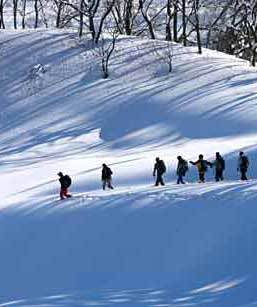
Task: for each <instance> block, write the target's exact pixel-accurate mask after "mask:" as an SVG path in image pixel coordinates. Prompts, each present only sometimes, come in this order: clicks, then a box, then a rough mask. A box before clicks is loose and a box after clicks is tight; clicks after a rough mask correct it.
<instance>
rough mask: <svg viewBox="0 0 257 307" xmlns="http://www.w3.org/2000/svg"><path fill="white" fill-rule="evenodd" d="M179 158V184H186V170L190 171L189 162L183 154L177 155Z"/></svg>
mask: <svg viewBox="0 0 257 307" xmlns="http://www.w3.org/2000/svg"><path fill="white" fill-rule="evenodd" d="M177 159H178V166H177V175H178V179H177V184H180V183H182V184H185V182H184V180H183V177H184V176H185V175H186V172H187V171H188V163H187V161H186V160H184V159H183V158H182V157H181V156H178V157H177Z"/></svg>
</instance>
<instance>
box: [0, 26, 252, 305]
mask: <svg viewBox="0 0 257 307" xmlns="http://www.w3.org/2000/svg"><path fill="white" fill-rule="evenodd" d="M165 44H166V43H165V42H158V43H156V42H154V41H150V40H142V39H138V38H125V37H122V38H119V40H118V43H117V49H116V53H115V55H114V57H113V58H112V60H111V67H110V78H109V79H108V80H103V79H101V72H100V70H99V63H98V62H99V59H97V58H96V56H95V53H94V52H93V51H92V50H91V49H90V47H89V44H87V43H81V42H80V43H79V42H78V41H77V40H76V35H75V34H73V33H68V32H64V31H59V32H57V31H45V30H39V31H22V32H15V31H3V32H1V35H0V46H1V47H0V55H1V58H0V72H1V73H0V93H1V94H0V95H1V96H0V104H1V113H0V115H1V121H0V173H1V194H2V198H1V199H2V200H1V209H2V210H1V216H0V219H1V223H0V246H1V261H0V272H1V275H0V276H1V277H0V278H1V287H0V306H10V305H13V306H19V307H21V306H92V305H95V306H102V305H108V306H156V307H166V306H175V307H180V306H190V305H192V306H193V305H195V306H201V307H202V306H203V307H205V306H215V307H227V306H228V307H236V306H241V307H243V306H244V307H253V306H255V305H257V286H256V284H257V278H256V274H257V268H256V265H255V260H256V256H257V250H256V246H255V245H256V244H255V243H256V236H257V209H256V208H255V206H256V198H257V197H256V190H257V181H256V180H255V179H254V178H257V162H256V154H257V152H256V149H257V147H256V146H257V134H256V129H257V120H256V119H257V118H256V117H257V115H256V114H257V113H256V111H257V103H256V96H257V93H256V80H257V77H256V70H254V69H252V68H249V67H248V63H247V62H244V61H242V60H238V59H235V58H233V57H230V56H227V55H224V54H221V53H217V52H213V51H207V50H205V52H204V54H203V55H202V56H199V55H198V54H197V53H196V49H194V48H186V49H185V48H182V47H181V46H180V45H174V47H173V49H174V61H173V72H172V73H171V74H168V73H167V72H166V71H167V67H166V66H165V64H164V63H162V62H160V60H158V57H157V56H156V52H155V51H156V49H158V50H159V52H162V51H161V50H163V49H162V48H165ZM39 64H40V65H41V66H42V67H43V68H44V69H45V72H42V71H38V70H37V68H38V65H39ZM239 150H244V151H246V152H247V154H248V155H249V158H250V160H251V168H250V172H249V175H250V177H251V180H250V181H249V182H247V183H243V182H240V181H239V180H238V174H237V171H236V165H237V156H238V151H239ZM216 151H220V152H221V153H222V154H223V155H224V157H225V158H226V160H227V170H226V181H225V182H223V183H219V184H217V183H215V182H214V180H213V172H212V171H209V172H208V176H207V177H208V183H206V184H203V185H200V184H198V183H196V182H197V174H196V170H195V169H194V168H193V167H192V168H190V172H189V176H188V182H189V183H188V184H187V185H186V186H182V187H180V186H177V185H176V184H175V166H176V157H177V155H178V154H181V155H183V156H184V157H185V158H187V159H188V160H189V159H196V158H197V157H198V154H200V153H202V154H204V155H205V157H206V158H208V159H210V160H212V159H214V156H215V152H216ZM156 156H160V157H162V158H163V159H164V160H165V162H166V163H167V165H168V173H167V176H166V178H165V179H166V181H167V185H166V186H165V187H163V188H154V187H153V178H152V167H153V162H154V159H155V157H156ZM103 162H105V163H107V164H109V165H110V166H111V167H112V169H113V171H114V185H115V190H114V191H111V192H109V191H106V192H103V191H101V189H100V188H101V182H100V171H101V164H102V163H103ZM60 170H62V171H63V172H65V173H69V174H70V175H71V176H72V178H73V186H72V192H73V195H74V197H73V198H72V199H71V200H65V201H64V202H60V201H59V200H58V189H59V186H58V182H57V178H56V177H57V176H56V174H57V172H58V171H60Z"/></svg>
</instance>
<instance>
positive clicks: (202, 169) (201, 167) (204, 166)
mask: <svg viewBox="0 0 257 307" xmlns="http://www.w3.org/2000/svg"><path fill="white" fill-rule="evenodd" d="M190 163H191V164H193V165H195V166H196V167H197V169H198V174H199V183H204V182H205V173H206V172H207V170H208V166H210V167H212V163H211V162H209V161H207V160H204V159H203V155H199V159H198V160H197V161H195V162H193V161H190Z"/></svg>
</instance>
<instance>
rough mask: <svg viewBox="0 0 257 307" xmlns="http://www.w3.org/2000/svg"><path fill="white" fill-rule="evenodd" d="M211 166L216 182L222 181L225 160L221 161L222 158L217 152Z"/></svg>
mask: <svg viewBox="0 0 257 307" xmlns="http://www.w3.org/2000/svg"><path fill="white" fill-rule="evenodd" d="M212 165H213V166H214V167H215V180H216V182H218V181H220V180H221V181H223V180H224V176H223V172H224V170H225V160H224V159H223V157H222V156H221V155H220V153H219V152H216V159H215V161H214V162H213V163H212Z"/></svg>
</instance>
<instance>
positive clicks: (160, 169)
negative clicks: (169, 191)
mask: <svg viewBox="0 0 257 307" xmlns="http://www.w3.org/2000/svg"><path fill="white" fill-rule="evenodd" d="M155 161H156V162H155V164H154V170H153V177H155V176H156V173H157V177H156V181H155V186H156V187H157V186H158V185H159V184H161V185H165V183H164V180H163V177H162V176H163V175H164V173H165V172H166V166H165V163H164V162H163V160H161V159H160V158H158V157H157V158H156V159H155Z"/></svg>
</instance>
